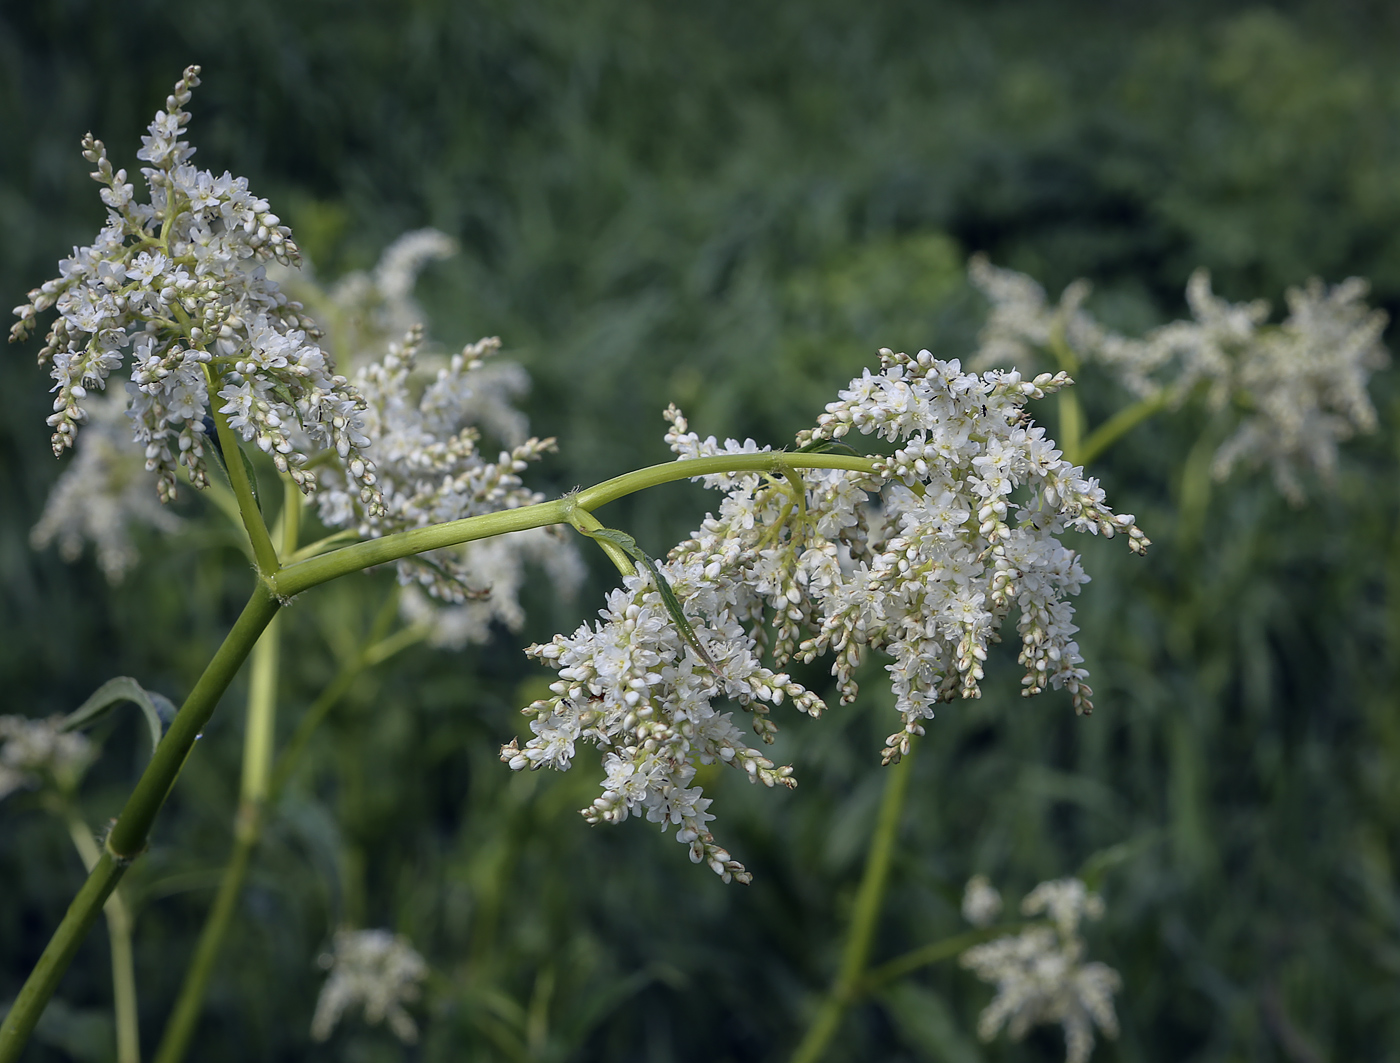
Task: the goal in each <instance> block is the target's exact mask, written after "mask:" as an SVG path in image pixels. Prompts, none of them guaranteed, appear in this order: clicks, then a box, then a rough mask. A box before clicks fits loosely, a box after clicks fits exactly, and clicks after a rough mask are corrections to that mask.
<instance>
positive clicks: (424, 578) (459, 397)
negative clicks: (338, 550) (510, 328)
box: [319, 326, 582, 645]
mask: <svg viewBox="0 0 1400 1063" xmlns="http://www.w3.org/2000/svg"><path fill="white" fill-rule="evenodd" d="M421 345H422V330H421V328H419V327H417V326H415V327H414V328H412V329H410V330H409V333H408V335H407V337H406V339H405V340H404V342H402V343H396V344H391V345H390V347H389V351H388V353H387V354H386V355H384V357H383V358H382V359H381V360H379V361H377V362H371V363H369V364H368V365H365V366H362V367H361V368H360V369H359V370H358V371H357V372H356V374H355V386H356V388H357V389H358V391H359V393H360V394H361V395H362V396H363V397H364V401H365V409H364V413H363V418H364V422H363V423H364V432H365V438H366V443H365V451H366V453H367V454H369V455H371V456H372V457H373V459H374V461H375V463H376V465H377V475H378V478H379V487H380V491H381V496H380V497H381V499H382V504H381V505H379V506H377V507H370V506H365V505H364V504H363V503H362V501H361V500H360V498H359V496H358V494H357V492H356V490H355V483H354V477H355V476H356V475H357V469H356V464H355V463H356V461H357V460H358V459H352V460H351V461H350V462H349V463H348V474H347V473H341V472H337V471H335V470H332V471H330V472H328V473H327V475H326V477H325V485H324V488H323V490H322V491H321V493H320V496H319V506H320V516H321V519H322V521H323V522H324V523H325V524H327V525H328V526H331V527H353V528H355V529H356V530H357V531H358V533H359V534H360V535H361V536H365V537H378V536H381V535H386V534H389V533H391V532H397V531H403V530H406V529H409V528H420V527H426V526H428V525H431V524H441V523H443V522H445V521H452V520H461V519H463V518H466V517H473V516H477V515H479V514H483V513H493V512H498V511H500V510H503V509H514V508H517V507H519V506H527V505H532V504H534V503H536V502H541V501H543V500H544V496H543V495H541V494H539V493H538V492H536V491H532V490H530V489H528V488H526V487H525V486H524V485H523V484H522V483H521V480H520V476H519V474H520V473H521V472H523V471H524V470H525V469H526V468H528V467H529V465H530V464H531V463H532V462H534V461H538V460H539V458H540V457H541V456H542V455H544V454H545V453H547V452H549V451H551V450H553V449H554V440H553V439H536V438H529V439H519V438H518V436H517V433H521V434H523V433H522V429H523V417H521V415H519V414H518V413H517V411H515V410H514V408H513V407H512V406H511V401H510V400H511V399H512V397H513V396H514V395H515V394H517V393H518V392H519V391H520V390H523V387H524V379H523V374H518V371H517V373H500V372H492V371H490V370H489V369H488V368H487V363H486V361H485V360H486V358H488V357H489V356H490V355H491V354H493V353H494V352H495V351H496V350H497V349H498V348H499V347H500V341H499V340H497V339H494V338H493V339H485V340H481V341H480V342H478V343H474V344H471V345H469V346H468V347H466V348H465V349H464V350H463V351H462V352H461V353H460V354H457V355H454V356H453V357H452V358H451V359H450V360H448V362H447V364H446V365H444V366H442V367H441V368H440V369H438V370H437V372H436V373H435V374H432V375H431V376H430V377H429V379H428V380H427V381H426V382H422V381H419V380H418V379H417V378H416V375H415V368H416V365H417V357H418V352H419V349H420V347H421ZM481 422H487V424H488V425H489V426H490V427H491V428H493V429H494V430H495V431H496V432H502V433H506V434H508V435H510V436H517V438H516V440H515V441H514V443H513V445H511V446H510V447H509V449H506V450H502V451H500V452H499V453H498V455H497V456H496V458H495V460H494V461H493V460H488V458H487V456H486V455H484V454H483V453H482V452H481V445H480V444H481V430H480V428H479V427H478V425H479V424H480V423H481ZM527 558H528V559H529V560H536V561H542V562H543V563H544V564H545V566H546V568H547V569H548V570H549V571H550V573H551V575H553V576H554V577H555V578H556V579H557V580H558V581H559V583H560V584H561V590H564V591H566V592H567V591H569V590H571V589H572V588H573V587H574V586H576V585H577V584H578V582H579V581H580V579H581V577H582V569H581V566H580V564H579V562H578V560H577V557H576V555H575V553H574V552H573V549H572V547H571V546H570V545H569V544H567V543H565V542H563V541H561V540H560V539H558V538H557V537H556V535H555V534H554V533H551V532H546V531H541V532H539V533H538V534H535V535H531V536H520V537H516V538H515V539H514V540H503V541H500V542H497V541H487V542H482V543H469V544H467V545H466V546H465V547H456V548H452V549H448V550H438V551H434V552H432V553H430V554H422V555H417V556H413V557H408V558H405V559H404V560H402V561H400V562H399V563H398V568H399V578H400V581H401V582H403V583H406V584H409V583H414V584H417V585H419V586H421V587H423V588H425V589H426V590H427V592H428V593H429V594H430V595H431V596H432V597H434V598H437V599H439V600H441V601H444V602H447V603H451V604H452V605H454V606H456V607H457V608H456V609H454V610H452V611H451V612H448V613H445V614H443V615H442V616H440V617H437V618H435V624H436V631H435V636H434V637H435V640H436V641H438V642H439V643H440V644H444V645H461V644H462V643H463V642H466V641H482V640H484V638H485V635H486V632H487V630H488V628H489V623H490V621H491V620H492V619H497V620H502V621H504V622H505V623H507V624H508V625H510V626H512V627H516V626H518V625H519V623H520V621H521V620H522V619H523V618H522V617H521V615H520V609H519V606H518V605H517V604H516V601H515V589H516V588H517V587H518V586H519V583H520V566H521V562H522V561H524V560H526V559H527ZM408 601H409V602H410V603H413V604H409V605H408V606H407V609H408V611H409V614H410V615H414V611H415V610H417V613H418V614H421V613H422V609H421V606H422V605H423V604H424V603H423V601H422V599H421V597H420V598H416V599H414V598H410V599H408Z"/></svg>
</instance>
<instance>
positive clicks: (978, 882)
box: [962, 875, 1001, 926]
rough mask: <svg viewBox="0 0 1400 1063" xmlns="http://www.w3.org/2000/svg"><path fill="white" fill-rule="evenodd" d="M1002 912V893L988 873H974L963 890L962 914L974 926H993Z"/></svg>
mask: <svg viewBox="0 0 1400 1063" xmlns="http://www.w3.org/2000/svg"><path fill="white" fill-rule="evenodd" d="M1000 914H1001V894H1000V893H999V892H998V891H997V888H996V887H995V886H993V885H992V884H991V882H990V881H989V880H988V879H987V876H986V875H973V876H972V877H971V878H970V879H968V880H967V888H966V889H965V890H963V900H962V915H963V918H964V919H966V920H967V921H968V922H969V923H971V924H972V925H973V926H991V924H992V923H993V922H994V921H995V920H996V917H997V916H998V915H1000Z"/></svg>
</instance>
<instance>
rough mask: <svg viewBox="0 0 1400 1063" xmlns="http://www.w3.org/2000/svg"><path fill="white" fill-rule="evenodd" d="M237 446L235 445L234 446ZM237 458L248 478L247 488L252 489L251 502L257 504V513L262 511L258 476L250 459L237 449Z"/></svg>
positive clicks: (240, 448)
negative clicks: (241, 460) (240, 459)
mask: <svg viewBox="0 0 1400 1063" xmlns="http://www.w3.org/2000/svg"><path fill="white" fill-rule="evenodd" d="M235 446H237V444H235ZM238 456H239V457H240V458H242V459H243V472H244V474H245V475H247V477H248V486H249V487H251V488H252V489H253V501H254V502H256V503H257V504H258V512H259V513H261V512H262V511H263V504H262V496H261V495H259V494H258V474H257V473H255V472H254V471H253V462H252V459H251V458H249V457H248V455H247V454H245V453H244V452H243V448H242V447H238Z"/></svg>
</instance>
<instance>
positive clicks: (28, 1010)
mask: <svg viewBox="0 0 1400 1063" xmlns="http://www.w3.org/2000/svg"><path fill="white" fill-rule="evenodd" d="M278 607H279V603H278V600H277V599H276V598H275V597H274V596H273V594H272V592H271V590H270V589H269V588H268V587H267V586H265V585H264V584H262V583H259V584H258V586H257V587H256V588H254V590H253V594H252V597H251V598H249V600H248V604H247V605H246V606H244V608H243V612H242V613H241V614H240V615H239V617H238V620H237V621H236V622H235V623H234V625H233V628H232V630H230V631H229V633H228V636H227V637H226V638H225V639H224V641H223V645H221V646H220V647H219V649H218V651H217V652H216V653H215V654H214V657H213V659H212V660H211V661H210V662H209V664H208V666H207V667H206V668H205V669H204V674H203V675H201V676H200V677H199V680H198V681H197V682H196V683H195V685H194V689H193V690H191V691H190V694H189V697H187V698H186V699H185V703H184V705H182V706H181V707H180V711H179V712H178V713H176V715H175V719H174V721H173V722H172V723H171V725H170V730H169V731H167V732H166V734H165V737H164V738H163V739H162V740H161V743H160V745H159V746H157V747H156V750H155V753H154V755H153V756H152V757H151V760H150V763H149V764H148V765H147V766H146V770H145V771H144V772H142V774H141V778H140V779H139V780H138V781H137V783H136V788H135V789H134V790H133V791H132V793H131V796H130V797H129V798H128V799H127V802H126V806H125V807H124V808H123V809H122V813H121V815H120V816H119V817H118V818H117V822H116V823H115V824H114V825H113V827H112V830H111V832H110V833H109V834H108V835H107V840H106V843H105V844H104V846H103V850H102V853H101V856H100V857H99V858H98V861H97V863H96V865H94V867H93V868H92V870H91V872H90V873H89V874H88V878H87V881H86V882H84V883H83V886H82V888H81V889H80V890H79V891H78V895H77V896H76V897H74V898H73V903H72V904H70V905H69V906H68V911H67V913H66V914H65V915H64V917H63V921H62V922H61V923H59V925H58V929H57V930H55V931H54V934H53V937H52V938H50V939H49V943H48V945H47V946H46V947H45V949H44V952H43V955H41V956H40V957H39V962H38V963H37V964H36V965H35V966H34V970H33V971H31V972H30V974H29V977H28V978H27V979H26V980H25V983H24V985H23V987H21V989H20V991H19V996H17V997H16V998H15V1002H14V1004H13V1005H12V1006H11V1008H10V1010H9V1013H8V1014H7V1015H6V1016H5V1021H4V1023H3V1025H0V1063H16V1061H17V1060H18V1059H19V1054H20V1052H21V1051H23V1049H24V1045H25V1043H26V1042H27V1041H28V1040H29V1035H30V1034H31V1033H33V1032H34V1026H35V1024H36V1023H37V1022H38V1021H39V1016H40V1015H41V1014H42V1013H43V1011H44V1008H45V1006H47V1004H48V1002H49V999H50V998H51V997H52V996H53V994H54V990H55V989H57V988H58V982H59V979H60V978H62V977H63V972H64V971H66V970H67V969H68V965H69V964H70V963H72V961H73V956H74V954H75V953H76V952H77V951H78V946H79V945H81V944H82V941H83V939H84V938H85V937H87V934H88V932H89V931H90V930H91V929H92V924H93V923H94V922H96V920H97V913H98V912H99V911H101V909H102V906H103V905H104V904H105V903H106V901H107V898H108V897H109V896H110V895H111V893H112V891H113V890H114V889H115V888H116V885H117V883H118V882H119V881H120V880H121V877H122V875H123V874H124V873H125V872H126V868H127V866H128V865H129V864H130V863H131V862H132V861H133V860H135V859H136V858H137V857H138V856H140V855H141V853H142V852H143V851H144V850H145V848H146V840H147V838H148V837H149V835H150V832H151V825H152V824H153V823H154V822H155V818H156V814H157V813H158V812H159V811H160V808H161V806H162V805H163V804H165V799H166V797H167V796H168V795H169V793H170V788H171V786H173V785H174V783H175V779H176V777H177V776H178V775H179V774H180V769H181V768H182V767H183V766H184V763H185V759H186V758H187V757H188V756H189V753H190V750H191V749H192V748H193V747H194V743H195V739H196V738H198V737H199V734H200V732H201V731H203V729H204V725H205V724H206V723H208V722H209V717H210V716H211V715H212V714H213V712H214V708H215V706H216V705H217V704H218V701H219V698H220V697H221V696H222V695H223V693H224V691H225V690H227V689H228V685H229V683H231V682H232V681H233V677H234V675H235V674H236V673H237V672H238V669H239V667H240V666H241V665H242V664H243V661H244V659H245V658H247V656H248V654H249V652H250V651H251V650H252V648H253V644H254V643H255V642H256V641H257V639H258V636H259V635H261V634H262V631H263V628H265V627H266V626H267V625H268V623H269V622H270V621H271V620H272V618H273V616H275V615H276V613H277V610H278Z"/></svg>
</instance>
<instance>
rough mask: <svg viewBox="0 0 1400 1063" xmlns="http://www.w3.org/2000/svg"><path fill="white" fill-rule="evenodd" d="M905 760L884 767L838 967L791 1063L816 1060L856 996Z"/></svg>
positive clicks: (894, 831)
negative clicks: (886, 771) (872, 833)
mask: <svg viewBox="0 0 1400 1063" xmlns="http://www.w3.org/2000/svg"><path fill="white" fill-rule="evenodd" d="M909 761H910V754H905V755H904V757H903V759H901V760H900V762H899V763H898V764H895V765H893V766H892V767H891V768H889V772H890V776H889V779H888V780H887V781H886V782H885V795H884V798H883V799H882V800H881V801H880V814H879V819H878V820H877V821H876V825H875V836H874V837H873V838H872V839H871V841H870V851H869V853H868V854H867V856H866V859H865V873H864V874H863V875H862V877H861V881H860V889H859V891H858V892H857V893H856V904H855V910H854V912H852V914H851V925H850V928H849V929H848V931H847V933H846V945H845V948H844V949H843V950H842V954H841V970H840V972H839V973H838V974H837V976H836V981H835V982H834V983H833V984H832V986H831V989H830V991H829V992H828V993H827V995H826V999H825V1000H823V1001H822V1004H821V1008H820V1009H819V1010H818V1012H817V1017H816V1020H815V1021H814V1022H813V1023H812V1025H811V1026H810V1027H809V1028H808V1030H807V1034H806V1036H804V1037H803V1038H802V1041H801V1043H800V1044H799V1045H798V1046H797V1050H796V1051H795V1052H793V1054H792V1063H817V1060H819V1059H821V1058H822V1056H823V1054H825V1052H826V1050H827V1048H828V1047H829V1046H830V1044H831V1039H832V1038H833V1037H834V1036H835V1035H836V1031H837V1029H838V1028H839V1027H840V1025H841V1020H842V1019H843V1018H844V1017H845V1014H846V1010H847V1009H848V1008H849V1007H850V1006H851V1005H852V1004H854V1003H855V1002H856V1001H857V1000H858V999H859V998H860V995H861V992H862V988H863V982H864V978H865V965H866V963H867V961H868V960H869V959H870V947H871V944H872V943H873V941H874V937H875V926H876V924H877V922H878V921H879V918H880V909H881V907H882V905H883V903H884V899H885V887H886V885H887V884H888V883H889V872H890V863H891V861H892V860H893V858H894V843H895V839H896V837H897V835H898V833H899V822H900V819H901V815H902V813H903V811H904V798H905V796H906V795H907V794H908V792H909V776H910V772H911V770H912V769H911V767H910V764H909Z"/></svg>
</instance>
